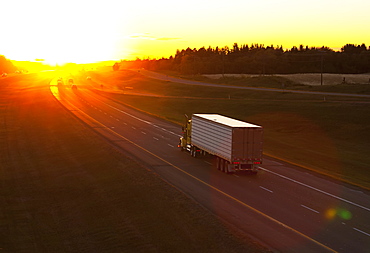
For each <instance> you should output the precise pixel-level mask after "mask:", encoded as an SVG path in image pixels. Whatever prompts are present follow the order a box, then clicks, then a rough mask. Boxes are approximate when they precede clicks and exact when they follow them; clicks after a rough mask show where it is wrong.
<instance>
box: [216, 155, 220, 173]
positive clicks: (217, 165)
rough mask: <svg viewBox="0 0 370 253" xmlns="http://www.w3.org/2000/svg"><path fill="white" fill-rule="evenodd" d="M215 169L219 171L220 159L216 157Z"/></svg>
mask: <svg viewBox="0 0 370 253" xmlns="http://www.w3.org/2000/svg"><path fill="white" fill-rule="evenodd" d="M216 169H217V170H220V157H216Z"/></svg>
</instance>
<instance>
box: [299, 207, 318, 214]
mask: <svg viewBox="0 0 370 253" xmlns="http://www.w3.org/2000/svg"><path fill="white" fill-rule="evenodd" d="M301 207H304V208H306V209H308V210H310V211H312V212H315V213H320V212H319V211H316V210H315V209H312V208H310V207H308V206H305V205H301Z"/></svg>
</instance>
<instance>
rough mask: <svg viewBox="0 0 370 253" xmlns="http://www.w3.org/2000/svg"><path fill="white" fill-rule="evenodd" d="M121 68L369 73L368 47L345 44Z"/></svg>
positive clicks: (216, 51) (193, 54)
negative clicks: (336, 46) (338, 47)
mask: <svg viewBox="0 0 370 253" xmlns="http://www.w3.org/2000/svg"><path fill="white" fill-rule="evenodd" d="M120 65H121V66H122V67H125V68H145V69H148V70H159V71H160V70H165V71H166V70H169V71H176V72H179V73H181V74H220V73H225V74H226V73H230V74H261V75H264V74H294V73H320V72H325V73H338V74H360V73H370V47H369V48H367V47H366V45H365V44H362V45H355V44H346V45H345V46H343V47H342V48H341V50H340V51H334V50H333V49H331V48H329V47H325V46H323V47H308V46H303V45H300V46H299V47H296V46H294V47H292V48H291V49H285V50H284V49H283V47H282V46H278V47H274V46H267V47H265V46H264V45H261V44H252V45H250V46H249V45H247V44H244V45H238V43H234V45H233V46H232V48H229V47H228V46H225V47H222V48H219V47H216V48H212V47H208V48H205V47H201V48H199V49H196V48H194V49H191V48H187V49H183V50H177V51H176V54H175V56H170V57H169V58H161V59H136V60H134V61H127V60H122V61H121V62H120Z"/></svg>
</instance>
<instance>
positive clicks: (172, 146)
mask: <svg viewBox="0 0 370 253" xmlns="http://www.w3.org/2000/svg"><path fill="white" fill-rule="evenodd" d="M167 145H168V146H170V147H171V148H174V147H175V146H174V145H171V144H167Z"/></svg>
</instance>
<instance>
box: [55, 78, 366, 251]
mask: <svg viewBox="0 0 370 253" xmlns="http://www.w3.org/2000/svg"><path fill="white" fill-rule="evenodd" d="M51 84H52V85H51V86H50V90H51V94H53V95H54V96H55V97H56V99H57V100H58V101H59V102H60V103H62V105H64V106H65V107H66V108H67V109H68V110H70V111H71V113H73V114H74V115H76V116H77V117H78V118H79V119H81V120H82V121H84V122H85V123H86V124H87V125H88V126H89V127H92V128H93V129H95V131H96V132H97V133H98V134H99V135H101V136H103V137H104V138H106V140H107V141H109V142H110V143H111V144H112V145H114V146H116V147H117V148H118V149H119V150H121V152H124V153H125V154H127V155H128V156H130V157H132V158H134V159H136V160H140V161H141V162H142V163H143V164H144V165H145V166H147V168H149V169H150V170H152V171H154V172H156V173H157V174H159V175H160V176H161V177H162V178H163V179H164V180H166V181H167V182H169V183H170V184H171V185H173V186H174V187H176V188H177V189H179V190H180V191H182V192H184V193H185V194H187V195H188V196H189V197H191V198H192V199H194V200H195V201H197V202H199V203H200V204H201V205H203V206H204V207H205V208H207V209H208V210H210V211H211V212H213V213H214V214H215V215H217V216H218V217H219V218H220V219H221V220H222V221H223V222H224V224H225V226H226V227H229V228H230V230H231V231H234V229H238V230H240V231H243V232H245V233H247V234H249V235H251V236H253V237H254V238H255V239H257V240H259V241H261V242H263V243H264V244H266V245H268V246H269V247H271V248H272V249H274V250H276V251H281V252H368V249H369V248H370V195H369V192H365V191H363V190H360V189H357V188H352V187H350V186H347V185H344V184H342V183H340V182H335V181H332V180H327V179H324V178H322V177H317V176H315V175H312V174H309V173H308V172H306V171H304V170H300V169H297V168H293V167H292V166H290V165H287V164H285V163H283V162H281V161H278V160H272V159H269V158H265V159H264V161H263V166H262V167H261V171H260V172H259V174H258V175H257V176H251V175H238V174H236V175H226V174H224V173H222V172H220V171H217V170H216V169H215V168H214V166H213V165H212V163H213V160H212V159H211V158H207V159H200V158H197V159H194V158H192V157H191V156H190V155H189V154H187V153H184V152H180V150H179V149H178V148H177V147H176V146H177V143H178V138H179V136H180V132H181V127H179V126H177V125H173V124H171V123H168V122H166V121H163V120H160V119H158V118H154V117H151V116H149V115H146V114H144V113H141V112H138V111H135V110H133V109H131V108H128V107H125V106H123V105H121V104H119V103H116V102H114V101H112V100H109V99H107V98H106V97H104V96H100V95H98V94H96V93H94V92H92V91H90V90H89V89H87V88H85V87H80V88H79V89H78V90H72V89H71V88H69V87H66V86H64V87H59V88H58V86H56V85H53V82H52V83H51ZM164 211H165V210H164ZM199 243H201V242H199Z"/></svg>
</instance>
